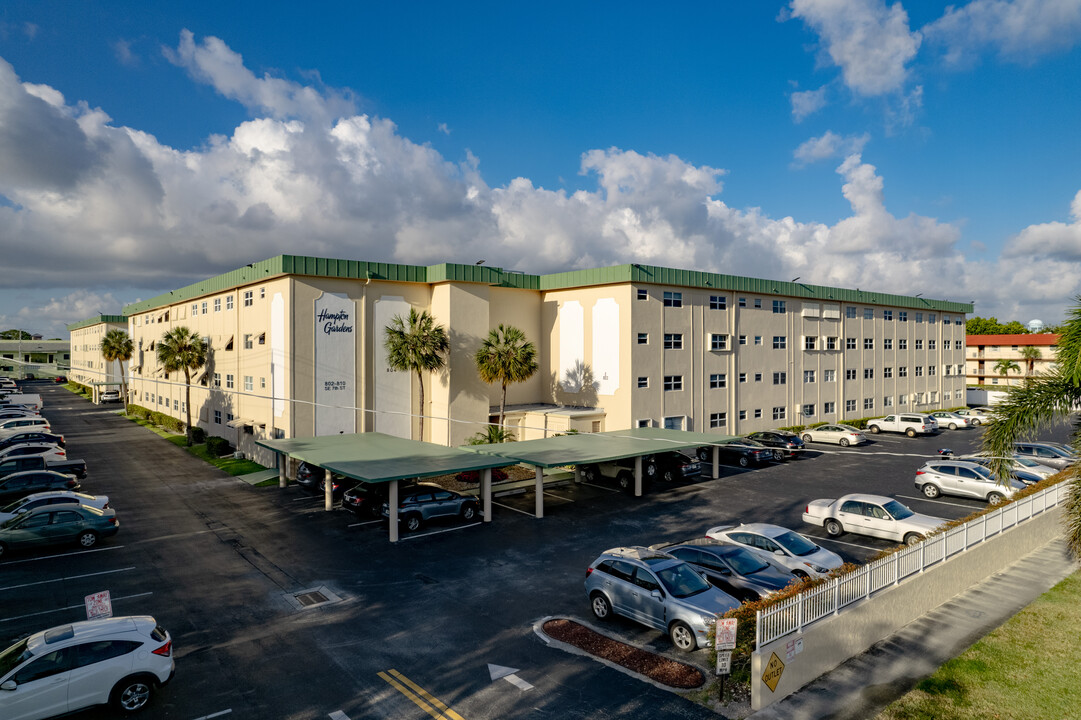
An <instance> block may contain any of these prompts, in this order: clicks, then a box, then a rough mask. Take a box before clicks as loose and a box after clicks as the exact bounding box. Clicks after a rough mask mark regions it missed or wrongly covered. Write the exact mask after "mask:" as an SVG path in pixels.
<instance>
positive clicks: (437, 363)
mask: <svg viewBox="0 0 1081 720" xmlns="http://www.w3.org/2000/svg"><path fill="white" fill-rule="evenodd" d="M384 332H385V338H386V339H385V341H384V343H383V346H384V347H385V348H386V350H387V363H389V364H390V366H391V367H392V368H394V369H395V370H401V371H405V372H408V371H412V372H415V373H416V374H417V384H418V385H419V386H420V400H419V402H420V410H419V412H418V413H417V415H418V416H420V439H421V440H423V439H424V373H426V372H435V371H436V370H442V369H443V368H444V367H446V365H447V353H448V352H450V340H449V338H448V337H447V331H446V330H445V329H444V328H443V326H442V325H437V324H436V322H435V318H433V317H432V316H431V315H430V314H429V313H428V311H427V310H424V311H423V312H419V313H418V312H417V311H416V308H410V309H409V318H408V319H403V318H402V316H401V315H395V316H394V317H393V318H392V319H391V321H390V325H387V327H386V329H385V331H384Z"/></svg>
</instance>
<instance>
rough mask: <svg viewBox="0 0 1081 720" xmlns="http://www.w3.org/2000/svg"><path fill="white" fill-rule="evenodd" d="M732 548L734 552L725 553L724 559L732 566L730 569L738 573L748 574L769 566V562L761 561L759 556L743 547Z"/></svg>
mask: <svg viewBox="0 0 1081 720" xmlns="http://www.w3.org/2000/svg"><path fill="white" fill-rule="evenodd" d="M732 549H733V550H734V551H735V552H729V553H726V554H725V560H727V561H728V562H729V564H730V565H731V566H732V569H733V570H735V571H736V572H738V573H739V574H740V575H750V574H751V573H756V572H761V571H763V570H765V569H766V568H768V567H769V563H767V562H763V561H762V560H761V559H760V558H757V557H755V556H754V555H752V554H751V553H749V552H747V551H746V550H744V549H743V548H732Z"/></svg>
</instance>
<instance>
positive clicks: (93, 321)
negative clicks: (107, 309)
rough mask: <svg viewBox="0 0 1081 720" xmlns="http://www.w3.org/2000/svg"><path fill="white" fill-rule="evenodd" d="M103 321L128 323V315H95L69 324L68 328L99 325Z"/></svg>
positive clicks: (77, 328) (75, 328)
mask: <svg viewBox="0 0 1081 720" xmlns="http://www.w3.org/2000/svg"><path fill="white" fill-rule="evenodd" d="M101 323H124V324H125V325H127V323H128V316H127V315H95V316H94V317H91V318H87V319H86V320H80V321H79V322H75V323H72V324H71V325H68V326H67V327H68V330H69V331H71V330H79V329H81V328H84V327H90V326H91V325H99V324H101Z"/></svg>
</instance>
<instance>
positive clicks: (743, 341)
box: [739, 335, 747, 345]
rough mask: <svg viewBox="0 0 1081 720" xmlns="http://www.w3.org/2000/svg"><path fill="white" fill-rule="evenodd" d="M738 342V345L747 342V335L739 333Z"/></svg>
mask: <svg viewBox="0 0 1081 720" xmlns="http://www.w3.org/2000/svg"><path fill="white" fill-rule="evenodd" d="M739 344H740V345H746V344H747V336H746V335H740V336H739Z"/></svg>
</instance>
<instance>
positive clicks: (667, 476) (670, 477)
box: [661, 470, 676, 483]
mask: <svg viewBox="0 0 1081 720" xmlns="http://www.w3.org/2000/svg"><path fill="white" fill-rule="evenodd" d="M661 478H663V479H664V481H665V482H666V483H670V482H675V481H676V474H675V473H674V472H672V471H671V470H665V471H664V474H663V475H661Z"/></svg>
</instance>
